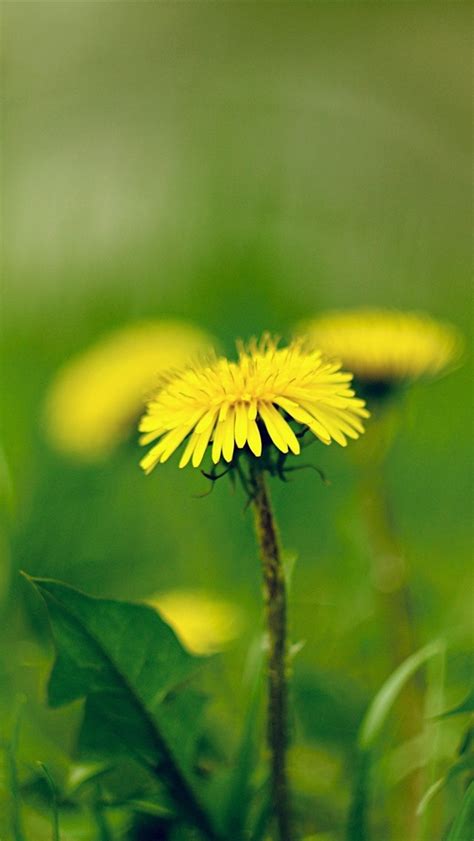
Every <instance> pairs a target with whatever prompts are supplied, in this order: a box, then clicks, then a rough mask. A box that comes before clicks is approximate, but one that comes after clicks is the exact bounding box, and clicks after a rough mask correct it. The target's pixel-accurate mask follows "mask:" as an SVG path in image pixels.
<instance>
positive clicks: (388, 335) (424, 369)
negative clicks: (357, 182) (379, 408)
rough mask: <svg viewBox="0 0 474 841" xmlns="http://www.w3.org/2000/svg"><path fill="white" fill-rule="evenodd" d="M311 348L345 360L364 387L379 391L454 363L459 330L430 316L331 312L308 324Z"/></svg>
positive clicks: (371, 311) (375, 311)
mask: <svg viewBox="0 0 474 841" xmlns="http://www.w3.org/2000/svg"><path fill="white" fill-rule="evenodd" d="M302 332H303V333H305V335H306V336H307V337H308V340H309V341H310V343H311V344H313V343H314V345H315V346H317V347H320V348H322V350H323V352H324V353H326V354H327V355H328V356H329V357H331V358H333V359H340V360H342V362H343V364H344V365H347V367H348V368H350V370H351V371H352V372H353V374H354V378H355V379H356V380H357V381H359V382H360V383H366V384H370V383H372V384H374V383H375V384H378V385H380V386H383V385H386V386H390V385H391V384H397V383H402V382H407V381H411V380H414V379H418V378H419V377H423V376H434V375H436V374H439V373H441V372H442V371H443V370H444V369H446V368H447V367H448V366H449V365H450V364H452V363H453V361H455V359H456V358H457V357H458V355H459V352H460V346H461V341H460V336H459V333H458V331H457V330H456V328H455V327H453V326H452V325H449V324H441V323H439V322H437V321H435V320H433V319H432V318H430V317H429V316H428V315H425V314H421V313H413V312H397V311H396V310H383V309H361V310H348V311H341V312H329V313H326V314H324V315H322V316H320V317H319V318H316V319H314V320H313V321H310V322H308V323H306V324H305V325H303V328H302Z"/></svg>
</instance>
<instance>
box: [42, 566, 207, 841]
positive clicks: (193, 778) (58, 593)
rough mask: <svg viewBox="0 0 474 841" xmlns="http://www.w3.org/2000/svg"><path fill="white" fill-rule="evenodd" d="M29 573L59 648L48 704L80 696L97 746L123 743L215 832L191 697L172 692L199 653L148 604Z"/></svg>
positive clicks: (183, 807)
mask: <svg viewBox="0 0 474 841" xmlns="http://www.w3.org/2000/svg"><path fill="white" fill-rule="evenodd" d="M29 580H30V581H31V583H32V584H33V586H34V587H36V589H37V590H38V592H39V593H40V595H41V596H42V597H43V599H44V601H45V602H46V605H47V608H48V613H49V617H50V621H51V626H52V631H53V636H54V639H55V643H56V648H57V659H56V662H55V665H54V667H53V671H52V673H51V677H50V681H49V687H48V697H49V703H50V704H51V706H55V707H56V706H61V705H63V704H67V703H69V702H71V701H73V700H76V699H78V698H83V697H84V698H86V699H87V702H86V716H85V723H86V725H87V721H88V719H89V721H90V720H91V717H92V719H93V721H94V725H95V727H94V729H95V732H96V733H97V732H98V731H97V725H98V723H100V726H101V728H103V729H102V731H101V737H102V742H101V750H102V752H103V753H106V752H108V751H110V750H112V751H113V752H115V751H116V750H117V747H119V749H120V747H121V748H123V750H124V752H128V754H129V755H134V756H135V757H136V758H137V759H139V760H140V761H141V762H142V763H144V764H146V765H147V766H148V767H150V768H152V769H154V771H155V772H156V773H159V775H160V778H161V779H162V781H163V783H164V784H165V785H166V786H167V788H168V790H169V793H170V794H171V796H172V797H173V799H174V801H175V803H176V805H177V806H178V808H179V810H180V814H183V817H186V818H187V819H188V820H189V821H190V822H192V823H193V824H194V825H195V826H196V827H198V828H199V829H200V830H201V831H202V832H203V833H204V834H205V835H206V837H208V838H212V839H217V838H218V837H219V833H218V831H217V829H216V827H215V822H214V819H213V817H212V812H211V809H210V807H209V805H207V804H206V792H205V787H204V784H203V782H202V780H200V779H199V778H198V776H197V774H196V773H195V770H194V767H193V763H192V761H191V753H192V747H193V746H195V741H196V735H197V734H196V728H195V726H193V725H195V722H196V717H195V716H194V715H193V713H194V712H196V709H195V707H196V697H195V694H194V693H191V694H188V695H187V690H186V691H184V692H183V693H182V695H178V693H176V698H174V696H173V698H172V696H171V691H172V690H176V689H177V688H178V687H179V686H180V685H182V684H183V682H185V681H186V680H187V679H189V678H190V677H191V675H192V674H194V673H195V672H196V670H197V667H198V665H199V663H200V658H196V657H194V656H192V655H191V654H189V653H188V652H187V651H185V649H184V648H183V647H182V645H181V643H180V642H179V641H178V639H177V637H176V635H175V633H174V632H173V631H172V629H171V628H170V627H169V625H167V624H166V622H164V621H163V620H162V619H161V617H160V616H159V614H158V613H157V612H156V611H155V610H154V609H153V608H151V607H149V606H147V605H144V604H132V603H129V602H123V601H115V600H109V599H97V598H92V597H89V596H86V595H85V594H84V593H81V592H79V591H77V590H75V589H73V588H72V587H69V586H67V585H65V584H61V583H60V582H57V581H51V580H46V579H29ZM176 699H179V700H176ZM174 704H176V707H177V706H178V705H179V712H178V711H177V712H176V714H174V711H173V710H174V708H176V707H174ZM89 732H90V728H89Z"/></svg>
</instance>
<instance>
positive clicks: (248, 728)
mask: <svg viewBox="0 0 474 841" xmlns="http://www.w3.org/2000/svg"><path fill="white" fill-rule="evenodd" d="M262 664H263V645H262V643H261V641H260V640H259V645H258V655H257V658H256V659H255V661H254V663H253V669H254V673H253V675H252V680H251V685H250V693H249V694H250V699H249V705H248V711H247V715H246V718H245V722H244V727H243V732H242V738H241V741H240V744H239V750H238V755H237V757H236V763H235V767H234V769H233V773H232V776H231V779H230V784H229V793H228V795H227V806H226V815H225V826H226V828H227V832H228V834H229V837H232V838H234V839H235V841H237V839H240V838H244V837H248V829H247V823H248V817H249V809H250V806H251V804H252V800H253V797H252V795H253V793H254V792H253V785H252V776H253V773H254V771H255V767H256V765H257V762H258V741H259V740H258V738H257V732H258V729H259V724H260V715H259V713H260V706H261V704H260V701H261V688H262V680H263V674H262ZM252 837H253V836H252Z"/></svg>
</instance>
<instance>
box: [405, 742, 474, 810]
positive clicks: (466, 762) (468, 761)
mask: <svg viewBox="0 0 474 841" xmlns="http://www.w3.org/2000/svg"><path fill="white" fill-rule="evenodd" d="M465 771H474V756H466V757H465V758H464V759H460V760H459V761H458V762H456V763H455V764H454V765H452V766H451V768H450V769H449V771H448V773H447V774H445V775H444V776H443V777H440V778H439V779H438V780H436V782H434V783H433V784H432V785H431V786H430V787H429V789H428V790H427V791H426V792H425V794H424V795H423V797H422V799H421V800H420V803H419V805H418V809H417V810H416V811H417V814H418V815H421V814H423V812H424V811H425V810H426V807H427V806H428V805H429V803H431V801H432V799H433V797H434V796H435V794H437V793H438V792H439V791H441V789H442V788H444V786H445V785H447V783H449V782H450V780H452V779H454V778H455V777H457V776H458V775H459V774H463V773H464V772H465Z"/></svg>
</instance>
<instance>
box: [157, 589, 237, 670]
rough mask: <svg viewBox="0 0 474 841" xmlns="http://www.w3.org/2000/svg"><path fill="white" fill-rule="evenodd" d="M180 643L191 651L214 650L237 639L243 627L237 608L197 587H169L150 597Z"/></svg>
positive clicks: (209, 651)
mask: <svg viewBox="0 0 474 841" xmlns="http://www.w3.org/2000/svg"><path fill="white" fill-rule="evenodd" d="M149 604H150V605H151V606H152V607H154V608H156V609H157V610H158V611H159V612H160V614H161V615H162V617H163V619H164V620H165V621H166V622H168V624H169V625H171V627H172V628H173V630H174V632H175V633H176V635H177V636H178V638H179V639H180V641H181V642H182V644H183V645H184V646H185V647H186V648H187V649H188V650H189V651H190V652H191V653H193V654H215V653H216V652H218V651H222V649H223V648H225V647H226V646H227V645H229V643H231V642H233V640H234V639H236V638H237V637H238V636H239V634H240V632H241V630H242V628H243V624H244V623H243V617H242V614H241V612H240V610H238V608H237V607H236V606H235V605H233V604H231V603H230V602H228V601H226V600H225V599H221V598H219V597H217V596H214V595H212V594H211V593H207V592H205V591H200V590H170V591H169V592H167V593H158V594H157V595H155V596H153V597H152V598H151V599H149Z"/></svg>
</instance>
